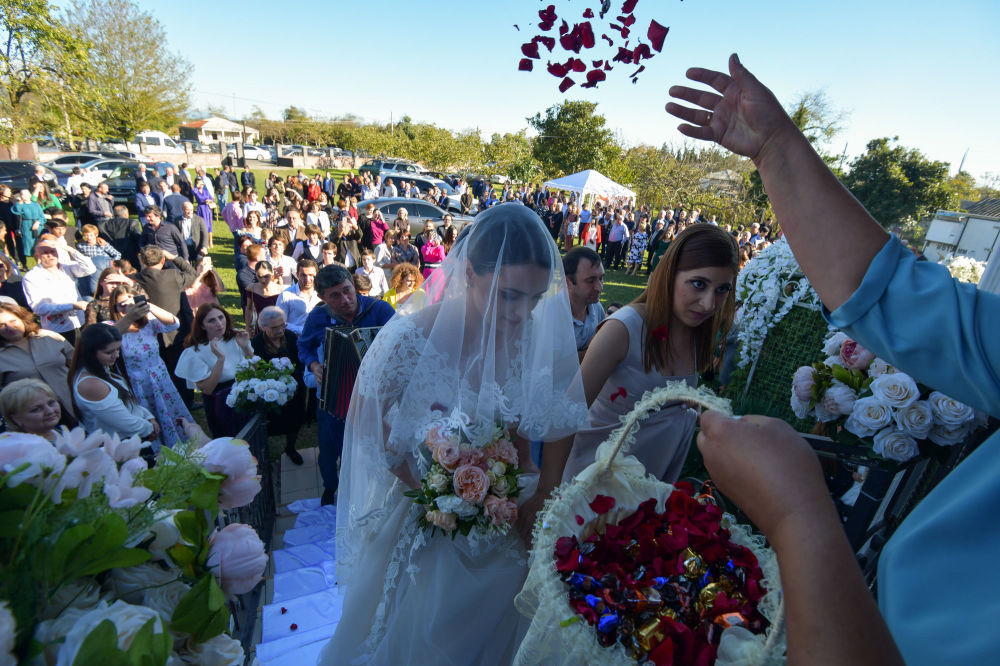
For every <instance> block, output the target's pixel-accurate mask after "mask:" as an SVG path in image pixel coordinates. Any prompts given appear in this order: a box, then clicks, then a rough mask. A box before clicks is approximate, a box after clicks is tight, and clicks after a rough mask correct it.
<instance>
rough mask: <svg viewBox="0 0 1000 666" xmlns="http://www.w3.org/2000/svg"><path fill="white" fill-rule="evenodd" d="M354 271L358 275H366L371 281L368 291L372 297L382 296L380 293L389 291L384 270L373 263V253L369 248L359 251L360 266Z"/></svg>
mask: <svg viewBox="0 0 1000 666" xmlns="http://www.w3.org/2000/svg"><path fill="white" fill-rule="evenodd" d="M354 272H355V273H357V274H358V275H367V276H368V279H370V280H371V281H372V290H371V291H370V292H368V295H369V296H371V297H372V298H382V295H383V294H385V292H387V291H389V281H388V280H386V279H385V271H384V270H382V268H381V267H380V266H376V265H375V253H374V252H372V251H371V250H364V251H363V252H362V253H361V266H360V267H359V268H358V269H357V270H356V271H354Z"/></svg>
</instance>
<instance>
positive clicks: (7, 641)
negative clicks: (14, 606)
mask: <svg viewBox="0 0 1000 666" xmlns="http://www.w3.org/2000/svg"><path fill="white" fill-rule="evenodd" d="M16 638H17V621H16V620H14V614H13V613H11V612H10V608H8V607H7V602H6V601H0V664H4V665H6V664H16V663H17V660H16V659H14V654H13V653H14V643H15V641H16Z"/></svg>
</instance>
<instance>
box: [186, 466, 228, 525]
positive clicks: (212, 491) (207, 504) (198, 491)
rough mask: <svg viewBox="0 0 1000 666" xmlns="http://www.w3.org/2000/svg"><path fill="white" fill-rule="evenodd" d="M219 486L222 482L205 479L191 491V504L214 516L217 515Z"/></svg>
mask: <svg viewBox="0 0 1000 666" xmlns="http://www.w3.org/2000/svg"><path fill="white" fill-rule="evenodd" d="M213 476H217V475H213ZM221 485H222V481H221V480H219V479H214V478H209V479H205V480H204V481H202V482H201V483H199V484H198V485H197V486H195V488H194V490H192V491H191V504H193V505H195V506H196V507H198V508H199V509H204V510H205V511H208V512H210V513H211V514H212V515H213V516H215V515H216V514H218V513H219V486H221Z"/></svg>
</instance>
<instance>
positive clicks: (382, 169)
mask: <svg viewBox="0 0 1000 666" xmlns="http://www.w3.org/2000/svg"><path fill="white" fill-rule="evenodd" d="M358 171H368V172H370V173H371V174H372V175H373V176H378V175H381V176H382V178H383V179H385V178H387V177H391V176H393V175H404V174H405V175H409V174H413V175H414V176H417V175H420V174H422V173H424V170H423V169H421V168H420V167H419V166H417V165H416V164H413V163H412V162H407V161H405V160H369V161H367V162H365V163H364V164H363V165H362V166H361V168H360V169H358Z"/></svg>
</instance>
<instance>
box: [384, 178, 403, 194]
mask: <svg viewBox="0 0 1000 666" xmlns="http://www.w3.org/2000/svg"><path fill="white" fill-rule="evenodd" d="M382 196H383V197H395V196H399V195H398V194H397V190H396V186H395V185H393V184H392V178H386V179H385V185H383V186H382Z"/></svg>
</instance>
